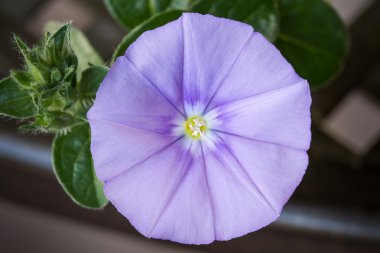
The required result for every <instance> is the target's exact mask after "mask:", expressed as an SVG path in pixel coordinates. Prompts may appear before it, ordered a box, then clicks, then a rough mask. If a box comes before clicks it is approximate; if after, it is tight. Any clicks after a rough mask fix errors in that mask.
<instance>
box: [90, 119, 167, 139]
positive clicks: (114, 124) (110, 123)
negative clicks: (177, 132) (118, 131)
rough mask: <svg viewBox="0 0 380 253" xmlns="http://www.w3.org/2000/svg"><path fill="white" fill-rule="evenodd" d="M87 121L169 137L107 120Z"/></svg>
mask: <svg viewBox="0 0 380 253" xmlns="http://www.w3.org/2000/svg"><path fill="white" fill-rule="evenodd" d="M88 119H89V120H95V121H99V122H102V123H104V124H108V125H111V126H116V127H121V128H127V129H132V130H136V131H140V132H143V133H148V134H153V135H158V136H170V135H168V134H160V133H157V132H153V131H148V130H145V129H141V128H136V127H132V126H128V125H125V124H120V123H117V122H113V121H109V120H104V119H98V118H88Z"/></svg>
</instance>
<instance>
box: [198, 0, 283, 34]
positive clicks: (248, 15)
mask: <svg viewBox="0 0 380 253" xmlns="http://www.w3.org/2000/svg"><path fill="white" fill-rule="evenodd" d="M191 11H194V12H198V13H203V14H207V13H209V14H212V15H214V16H218V17H224V18H229V19H233V20H237V21H241V22H244V23H247V24H250V25H251V26H252V27H253V28H254V29H255V30H256V31H258V32H260V33H262V34H263V35H264V36H265V37H266V38H267V39H268V40H270V41H274V40H275V39H276V38H277V36H278V32H279V27H280V15H279V10H278V4H277V2H276V1H275V0H245V1H237V0H232V1H231V0H202V1H199V3H198V4H195V5H194V6H193V7H192V8H191Z"/></svg>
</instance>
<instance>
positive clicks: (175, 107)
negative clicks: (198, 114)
mask: <svg viewBox="0 0 380 253" xmlns="http://www.w3.org/2000/svg"><path fill="white" fill-rule="evenodd" d="M122 57H125V59H126V60H127V61H129V63H131V65H132V66H133V67H134V68H135V70H136V72H137V73H139V74H140V75H141V77H143V78H144V79H145V80H147V81H148V82H149V83H150V84H151V85H152V86H153V87H154V88H155V89H156V90H157V91H158V92H159V93H160V94H161V96H162V97H163V98H164V99H165V100H166V102H168V103H169V104H170V105H171V106H172V107H173V108H174V109H175V110H176V111H177V112H178V113H179V114H180V115H182V116H183V117H184V118H186V116H185V114H184V113H183V112H181V111H180V110H179V109H178V108H177V106H175V105H174V104H173V102H172V101H171V100H170V99H169V98H168V97H167V96H166V95H165V94H164V93H163V92H162V91H161V90H160V89H159V88H158V87H157V85H155V84H154V83H153V82H152V81H151V80H150V79H149V78H147V77H146V76H145V75H144V74H143V73H142V72H141V71H140V70H139V69H138V68H137V67H136V65H135V64H134V62H132V61H131V60H130V59H129V58H128V57H127V56H122Z"/></svg>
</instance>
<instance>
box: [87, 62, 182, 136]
mask: <svg viewBox="0 0 380 253" xmlns="http://www.w3.org/2000/svg"><path fill="white" fill-rule="evenodd" d="M87 117H88V118H89V119H100V120H104V121H109V122H114V123H118V124H122V125H126V126H130V127H134V128H139V129H143V130H146V131H151V132H154V133H160V134H167V135H170V134H171V128H172V125H173V124H174V122H175V121H176V120H178V118H179V117H182V116H181V114H180V113H179V112H178V111H177V110H176V109H175V108H174V107H173V106H172V105H171V104H170V103H169V102H168V101H167V100H166V99H165V97H164V96H163V95H162V94H161V93H160V92H159V91H158V90H157V89H156V88H155V87H154V86H153V85H152V84H151V83H150V82H149V81H148V80H147V79H146V78H144V76H142V75H141V73H139V72H138V70H137V69H136V68H135V67H134V66H133V64H131V62H130V61H129V60H128V59H127V58H125V57H124V56H122V57H119V58H118V59H117V60H116V62H115V63H114V65H113V66H112V68H111V70H110V72H109V73H108V75H107V76H106V77H105V79H104V80H103V82H102V84H101V86H100V88H99V90H98V92H97V94H96V100H95V103H94V105H93V106H92V108H91V109H90V110H89V112H88V114H87ZM182 118H183V117H182Z"/></svg>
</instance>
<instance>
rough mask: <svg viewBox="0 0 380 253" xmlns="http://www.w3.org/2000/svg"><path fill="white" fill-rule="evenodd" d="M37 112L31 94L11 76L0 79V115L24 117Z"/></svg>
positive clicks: (31, 115)
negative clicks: (21, 87)
mask: <svg viewBox="0 0 380 253" xmlns="http://www.w3.org/2000/svg"><path fill="white" fill-rule="evenodd" d="M36 114H37V107H36V106H35V104H34V102H33V98H32V97H31V95H30V94H29V93H28V92H27V91H25V90H22V89H20V86H19V84H18V83H17V82H16V81H15V80H14V79H13V78H11V77H8V78H5V79H2V80H1V81H0V115H5V116H10V117H14V118H18V119H26V118H30V117H33V116H35V115H36Z"/></svg>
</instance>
